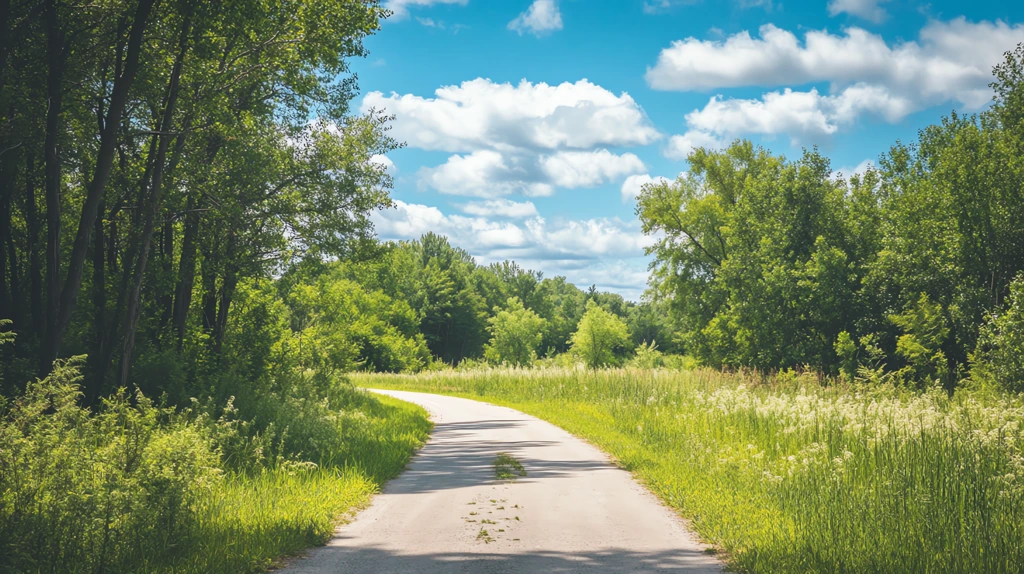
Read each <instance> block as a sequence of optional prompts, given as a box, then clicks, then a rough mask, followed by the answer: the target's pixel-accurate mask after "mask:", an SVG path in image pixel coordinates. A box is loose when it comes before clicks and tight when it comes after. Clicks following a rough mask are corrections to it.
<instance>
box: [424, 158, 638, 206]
mask: <svg viewBox="0 0 1024 574" xmlns="http://www.w3.org/2000/svg"><path fill="white" fill-rule="evenodd" d="M644 169H645V167H644V164H643V162H642V161H640V158H638V157H637V156H636V155H634V154H631V153H627V154H622V155H616V154H613V153H611V152H609V151H608V150H604V149H601V150H595V151H559V152H555V153H553V154H540V155H537V154H532V153H520V152H506V153H502V152H497V151H494V150H480V151H475V152H473V153H470V154H466V155H453V156H451V157H449V158H448V161H446V162H445V163H444V164H442V165H439V166H437V167H432V168H423V169H421V170H420V174H419V175H420V184H421V185H423V186H426V187H431V188H433V189H435V190H437V191H439V192H441V193H446V194H451V195H464V196H473V197H501V196H504V195H512V194H517V193H521V194H523V195H528V196H545V195H551V194H553V193H554V191H555V187H556V186H558V187H564V188H567V189H574V188H579V187H594V186H597V185H601V184H604V183H607V182H609V181H614V180H617V179H619V178H622V177H625V176H627V175H630V174H632V173H638V172H640V171H643V170H644Z"/></svg>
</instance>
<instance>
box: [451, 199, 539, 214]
mask: <svg viewBox="0 0 1024 574" xmlns="http://www.w3.org/2000/svg"><path fill="white" fill-rule="evenodd" d="M459 209H461V210H462V212H463V213H468V214H469V215H478V216H481V217H508V218H512V219H522V218H525V217H535V216H537V215H539V213H537V207H536V206H535V205H533V202H532V201H511V200H508V199H489V200H487V201H470V202H469V203H464V204H462V205H460V206H459Z"/></svg>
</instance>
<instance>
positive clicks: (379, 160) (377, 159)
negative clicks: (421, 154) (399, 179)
mask: <svg viewBox="0 0 1024 574" xmlns="http://www.w3.org/2000/svg"><path fill="white" fill-rule="evenodd" d="M370 163H375V164H377V165H379V166H381V167H383V168H384V171H386V172H388V175H391V176H394V175H395V173H396V172H397V171H398V168H397V167H395V162H393V161H391V158H389V157H388V156H386V155H380V154H377V155H375V156H373V157H371V158H370Z"/></svg>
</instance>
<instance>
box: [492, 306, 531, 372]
mask: <svg viewBox="0 0 1024 574" xmlns="http://www.w3.org/2000/svg"><path fill="white" fill-rule="evenodd" d="M494 312H495V314H494V316H493V317H491V318H489V319H488V320H487V322H488V323H489V324H490V328H489V331H490V333H491V340H490V342H489V343H488V344H487V346H486V347H485V348H484V357H486V358H487V360H489V361H492V362H494V363H507V364H509V365H514V366H517V367H518V366H522V365H529V364H530V363H531V362H533V360H534V359H536V358H537V347H538V346H539V345H540V342H541V339H542V338H543V336H544V335H543V330H544V325H545V323H546V321H544V319H542V318H541V317H540V316H539V315H537V314H536V313H534V312H533V311H531V310H529V309H527V308H525V307H524V306H523V303H522V301H520V300H519V298H518V297H509V299H508V302H507V303H506V304H505V308H504V309H499V308H495V309H494Z"/></svg>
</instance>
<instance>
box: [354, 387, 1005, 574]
mask: <svg viewBox="0 0 1024 574" xmlns="http://www.w3.org/2000/svg"><path fill="white" fill-rule="evenodd" d="M354 382H355V383H356V384H357V385H359V386H364V387H369V388H389V389H402V390H410V391H422V392H431V393H441V394H449V395H456V396H463V397H467V398H472V399H477V400H483V401H487V402H491V403H496V404H501V405H505V406H509V407H513V408H516V409H519V410H522V411H524V412H527V413H529V414H532V415H535V416H537V417H539V418H542V419H544V420H547V421H550V422H551V423H554V424H556V425H558V426H560V427H562V428H564V429H566V430H568V431H569V432H572V433H573V434H575V435H577V436H580V437H583V438H585V439H587V440H588V441H591V442H592V443H593V444H595V445H597V446H598V447H600V448H601V449H603V450H604V451H605V452H607V453H608V454H610V455H611V456H612V457H613V458H614V459H615V460H616V461H617V463H618V464H619V465H620V466H621V467H622V468H625V469H627V470H629V471H630V472H632V473H633V474H634V475H635V476H636V477H637V478H638V479H639V480H641V481H642V482H643V483H644V484H646V485H647V486H648V487H649V488H650V489H651V490H652V491H654V492H655V493H656V494H657V495H658V496H659V497H660V498H661V499H662V500H663V501H664V502H665V504H667V505H669V506H670V507H672V508H674V509H675V510H677V511H678V512H679V513H680V514H681V515H682V516H684V517H686V518H687V519H688V520H689V521H690V523H691V525H692V527H693V528H694V529H695V530H696V531H697V533H698V534H699V535H700V536H701V537H702V538H703V539H705V540H706V541H708V542H710V543H712V544H713V545H714V546H715V547H716V549H717V550H718V551H719V552H720V553H721V554H722V555H723V558H724V559H725V560H726V561H727V563H728V564H729V565H730V566H732V567H733V568H735V569H736V570H738V571H743V572H965V573H966V572H1016V571H1020V570H1021V569H1022V568H1024V548H1022V546H1021V545H1020V540H1021V536H1022V534H1024V532H1022V528H1024V526H1022V525H1024V497H1022V494H1024V482H1022V480H1024V467H1022V460H1024V459H1022V457H1021V448H1020V440H1021V437H1022V434H1021V420H1022V419H1024V410H1022V408H1021V407H1022V404H1021V401H1020V399H1018V398H1010V397H1008V396H1004V395H998V394H988V393H984V392H981V391H975V392H971V391H963V390H962V391H958V392H956V393H955V394H953V395H952V396H951V395H949V394H948V393H946V392H945V391H942V390H934V391H926V392H923V393H921V392H911V391H904V390H899V389H897V388H894V387H885V386H877V385H875V386H870V387H869V386H866V385H845V384H837V385H825V384H822V382H820V380H819V379H818V378H817V377H814V376H810V375H798V374H789V375H784V376H776V377H773V378H767V379H765V378H762V377H757V376H748V375H741V374H725V373H722V372H719V371H714V370H708V369H699V370H692V371H668V370H649V369H648V370H640V369H612V370H599V371H591V370H583V369H557V368H549V369H483V370H475V371H464V372H456V371H441V372H434V373H424V374H418V375H387V374H366V375H360V376H358V377H357V378H355V380H354ZM826 382H827V381H826Z"/></svg>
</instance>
